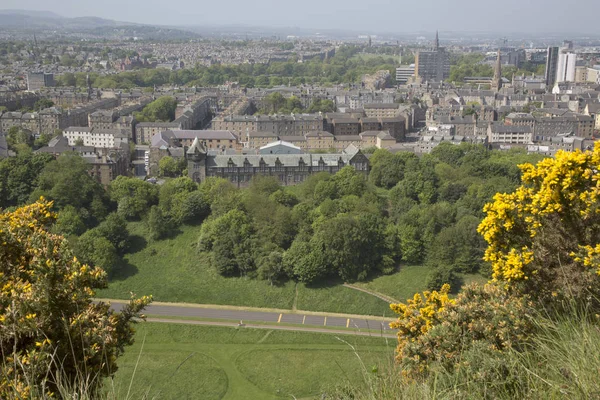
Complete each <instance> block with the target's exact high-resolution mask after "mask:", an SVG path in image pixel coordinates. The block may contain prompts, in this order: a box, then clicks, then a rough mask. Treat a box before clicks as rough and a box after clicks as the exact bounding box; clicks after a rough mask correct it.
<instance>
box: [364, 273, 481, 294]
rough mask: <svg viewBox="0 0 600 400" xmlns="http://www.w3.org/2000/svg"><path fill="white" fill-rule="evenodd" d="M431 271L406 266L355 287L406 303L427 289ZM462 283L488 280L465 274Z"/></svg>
mask: <svg viewBox="0 0 600 400" xmlns="http://www.w3.org/2000/svg"><path fill="white" fill-rule="evenodd" d="M429 271H431V268H430V267H428V266H426V265H406V266H402V267H401V268H400V271H398V272H396V273H394V274H392V275H384V276H380V277H377V278H375V279H373V280H371V281H368V282H358V283H355V285H356V286H358V287H361V288H364V289H368V290H373V291H375V292H379V293H381V294H385V295H387V296H390V297H392V298H394V299H396V300H399V301H402V302H404V301H405V300H406V299H409V298H412V297H413V295H414V294H415V293H416V292H421V291H423V290H426V289H427V287H426V286H425V282H426V280H427V274H429ZM462 281H463V285H465V284H468V283H472V282H478V283H485V282H486V281H487V279H485V278H484V277H483V276H481V275H480V274H465V275H462Z"/></svg>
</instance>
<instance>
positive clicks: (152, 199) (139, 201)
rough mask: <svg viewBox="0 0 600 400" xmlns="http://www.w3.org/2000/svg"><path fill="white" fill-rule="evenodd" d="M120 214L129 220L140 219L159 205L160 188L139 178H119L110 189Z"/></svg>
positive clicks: (111, 184)
mask: <svg viewBox="0 0 600 400" xmlns="http://www.w3.org/2000/svg"><path fill="white" fill-rule="evenodd" d="M108 192H109V193H110V198H111V199H112V200H113V201H115V202H116V203H117V205H118V212H119V214H120V215H122V216H123V217H125V218H127V219H139V218H141V217H142V215H144V214H145V213H146V212H147V211H148V210H149V209H150V207H151V206H153V205H155V204H157V203H158V187H157V186H156V185H154V184H152V183H150V182H146V181H143V180H141V179H137V178H128V177H126V176H118V177H117V178H116V179H115V180H113V181H112V182H111V183H110V186H109V188H108Z"/></svg>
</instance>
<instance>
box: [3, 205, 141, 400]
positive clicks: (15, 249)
mask: <svg viewBox="0 0 600 400" xmlns="http://www.w3.org/2000/svg"><path fill="white" fill-rule="evenodd" d="M51 210H52V202H49V201H46V200H45V199H43V198H42V199H40V200H39V201H38V202H37V203H34V204H31V205H28V206H25V207H21V208H19V209H17V210H15V211H13V212H6V213H3V214H0V350H1V353H0V356H1V357H2V358H1V361H0V398H2V399H5V398H21V399H27V398H31V397H32V396H38V397H39V396H42V397H48V396H50V394H51V393H55V392H56V390H55V389H56V388H55V385H56V379H57V373H60V374H61V375H62V378H63V379H67V380H68V381H70V383H72V382H73V381H74V380H75V379H87V378H90V379H89V382H90V386H91V388H92V390H93V388H94V387H98V386H99V385H100V384H101V381H102V379H101V377H102V376H107V375H110V374H112V373H114V371H116V363H115V360H116V357H117V356H118V355H120V354H121V353H122V351H123V347H124V346H125V345H127V344H131V342H132V340H133V330H132V328H131V326H130V324H129V321H130V320H131V319H132V317H134V316H136V315H138V313H139V311H140V310H141V309H142V308H143V307H144V305H146V304H147V303H148V302H149V301H150V299H149V298H142V299H139V300H133V299H132V301H131V303H130V305H129V307H127V308H126V309H125V311H124V312H123V313H114V312H112V311H110V309H109V306H108V305H107V304H95V303H93V302H92V296H93V295H94V293H95V289H98V288H101V287H104V286H105V284H106V280H105V275H106V274H105V272H104V271H103V270H102V269H100V268H97V267H90V266H87V265H82V264H81V263H80V262H79V261H78V260H77V258H76V257H74V256H73V253H72V251H71V250H70V248H69V245H68V242H67V241H66V240H65V239H64V238H63V237H61V236H59V235H55V234H52V233H51V232H49V230H48V227H49V225H50V224H51V223H53V222H54V220H55V219H56V215H55V213H53V212H52V211H51ZM82 375H83V376H82ZM66 383H69V382H66Z"/></svg>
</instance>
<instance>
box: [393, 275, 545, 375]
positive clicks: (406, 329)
mask: <svg viewBox="0 0 600 400" xmlns="http://www.w3.org/2000/svg"><path fill="white" fill-rule="evenodd" d="M432 293H434V292H432ZM415 296H418V298H419V299H420V298H421V297H420V296H419V295H415ZM425 297H426V300H425V301H424V302H423V301H418V302H416V301H414V299H413V300H409V304H408V305H402V304H400V305H393V306H392V309H394V310H395V311H396V312H397V313H399V314H400V316H399V318H398V321H397V322H395V323H393V324H392V327H395V328H398V329H399V333H398V338H399V346H398V350H397V361H398V362H399V363H400V365H401V366H402V368H403V373H404V374H405V376H407V377H413V378H414V377H417V376H419V375H421V374H424V373H426V372H427V371H428V370H429V368H430V367H431V366H432V364H433V363H435V364H436V365H438V366H441V367H443V368H445V369H446V370H453V369H455V368H460V367H461V365H462V363H463V362H464V360H463V357H462V356H463V353H464V352H465V351H468V350H469V349H471V348H472V347H473V346H478V347H479V348H481V347H483V348H485V349H486V351H488V352H491V353H495V352H501V351H503V350H505V349H507V348H513V349H520V348H521V347H522V346H523V345H524V344H525V343H526V341H527V338H528V337H529V335H530V334H531V332H532V331H533V328H532V324H531V315H532V314H533V309H532V307H531V303H530V302H528V301H527V300H526V298H524V297H516V296H513V295H511V294H510V293H509V292H507V291H506V290H504V289H503V288H500V287H498V286H497V285H494V284H487V285H483V286H482V285H475V284H473V285H469V286H467V287H465V288H464V289H463V290H462V291H461V293H460V294H459V295H458V296H457V297H456V299H453V300H451V299H448V297H447V287H446V288H444V289H442V292H441V293H437V294H434V295H433V296H432V294H429V296H425ZM432 297H433V299H432ZM462 367H465V365H462Z"/></svg>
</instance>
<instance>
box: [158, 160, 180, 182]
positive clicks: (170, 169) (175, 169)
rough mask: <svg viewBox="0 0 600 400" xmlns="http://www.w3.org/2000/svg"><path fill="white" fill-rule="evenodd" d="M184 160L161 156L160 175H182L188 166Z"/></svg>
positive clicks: (159, 163)
mask: <svg viewBox="0 0 600 400" xmlns="http://www.w3.org/2000/svg"><path fill="white" fill-rule="evenodd" d="M183 161H184V160H183ZM183 161H177V160H175V159H174V158H173V157H171V156H165V157H163V158H161V159H160V161H159V162H158V171H159V172H158V173H159V175H160V176H167V177H176V176H181V174H182V173H183V170H184V169H185V167H186V166H185V163H184V162H183Z"/></svg>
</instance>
